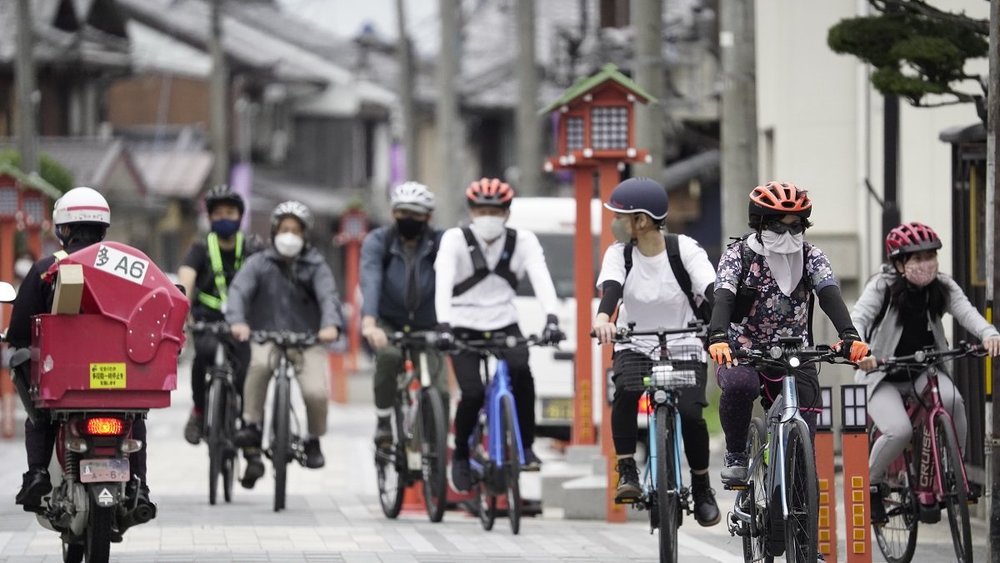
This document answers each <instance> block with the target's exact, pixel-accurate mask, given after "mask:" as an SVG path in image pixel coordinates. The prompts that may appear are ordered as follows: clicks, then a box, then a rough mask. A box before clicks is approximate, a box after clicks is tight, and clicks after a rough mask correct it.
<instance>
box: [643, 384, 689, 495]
mask: <svg viewBox="0 0 1000 563" xmlns="http://www.w3.org/2000/svg"><path fill="white" fill-rule="evenodd" d="M656 391H664V392H666V394H667V395H666V397H665V398H664V400H663V401H662V402H656V400H655V398H654V395H655V394H656ZM646 394H647V395H648V396H649V400H650V403H652V404H655V405H657V406H660V405H664V406H667V408H669V409H670V410H672V411H673V416H674V435H673V440H674V465H673V467H674V482H675V483H677V490H678V491H681V490H683V489H684V480H683V476H682V472H681V449H682V447H683V442H682V440H681V433H682V429H681V413H680V411H679V410H677V406H676V399H677V394H676V393H675V392H674V391H672V390H668V389H655V390H653V389H651V390H647V391H646ZM648 417H649V425H648V427H649V463H648V464H646V470H645V475H644V477H643V483H644V484H645V485H646V487H644V489H645V490H646V494H647V496H648V497H649V498H652V495H653V493H654V492H655V491H657V490H658V489H657V487H658V486H659V483H657V482H656V470H655V469H656V462H657V460H658V459H659V443H660V437H659V436H657V435H656V408H653V409H652V410H651V412H650V413H649V415H648Z"/></svg>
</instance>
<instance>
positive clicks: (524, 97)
mask: <svg viewBox="0 0 1000 563" xmlns="http://www.w3.org/2000/svg"><path fill="white" fill-rule="evenodd" d="M516 11H517V19H516V22H517V172H518V177H517V184H516V185H515V186H514V188H515V189H516V190H517V191H518V192H519V193H520V194H522V195H526V196H537V195H540V193H541V187H542V186H541V181H542V149H541V147H542V143H541V141H542V139H541V124H540V123H539V117H538V69H537V68H536V67H535V1H534V0H517V5H516Z"/></svg>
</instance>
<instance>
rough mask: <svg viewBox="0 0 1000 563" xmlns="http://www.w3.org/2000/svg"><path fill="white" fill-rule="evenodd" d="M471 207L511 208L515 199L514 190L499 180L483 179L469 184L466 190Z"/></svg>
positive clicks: (466, 196)
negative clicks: (511, 203)
mask: <svg viewBox="0 0 1000 563" xmlns="http://www.w3.org/2000/svg"><path fill="white" fill-rule="evenodd" d="M465 198H466V199H467V200H468V203H469V205H485V206H492V207H510V202H511V200H512V199H514V188H512V187H510V184H508V183H506V182H503V181H501V180H500V179H499V178H483V179H481V180H477V181H475V182H472V183H471V184H469V187H468V188H466V189H465Z"/></svg>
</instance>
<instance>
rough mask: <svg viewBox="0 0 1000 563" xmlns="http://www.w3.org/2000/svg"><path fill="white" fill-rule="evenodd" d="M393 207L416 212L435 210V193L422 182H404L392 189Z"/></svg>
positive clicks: (390, 199)
mask: <svg viewBox="0 0 1000 563" xmlns="http://www.w3.org/2000/svg"><path fill="white" fill-rule="evenodd" d="M389 203H390V204H391V205H392V209H393V210H396V209H408V210H410V211H414V212H416V213H430V212H432V211H434V194H433V193H431V191H430V190H429V189H427V186H425V185H423V184H421V183H420V182H404V183H402V184H400V185H398V186H396V189H394V190H392V197H390V198H389Z"/></svg>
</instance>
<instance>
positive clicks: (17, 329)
mask: <svg viewBox="0 0 1000 563" xmlns="http://www.w3.org/2000/svg"><path fill="white" fill-rule="evenodd" d="M87 246H89V245H86V244H73V245H70V246H69V247H67V248H66V252H67V253H69V254H72V253H74V252H76V251H77V250H82V249H84V248H86V247H87ZM55 261H56V257H55V256H54V255H51V254H50V255H48V256H45V257H44V258H42V259H41V260H39V261H38V262H35V263H34V265H32V266H31V269H30V270H28V274H27V275H26V276H24V281H22V282H21V285H20V286H19V287H18V288H17V298H16V299H14V309H13V310H12V311H11V315H10V325H9V327H8V328H7V342H8V343H10V346H11V348H27V347H28V346H31V318H32V317H34V316H35V315H41V314H45V313H50V312H52V299H53V295H54V294H55V285H54V284H55V277H54V276H53V277H52V278H51V279H50V280H48V281H45V280H42V274H44V273H45V272H47V271H49V268H51V267H52V264H54V263H55Z"/></svg>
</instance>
